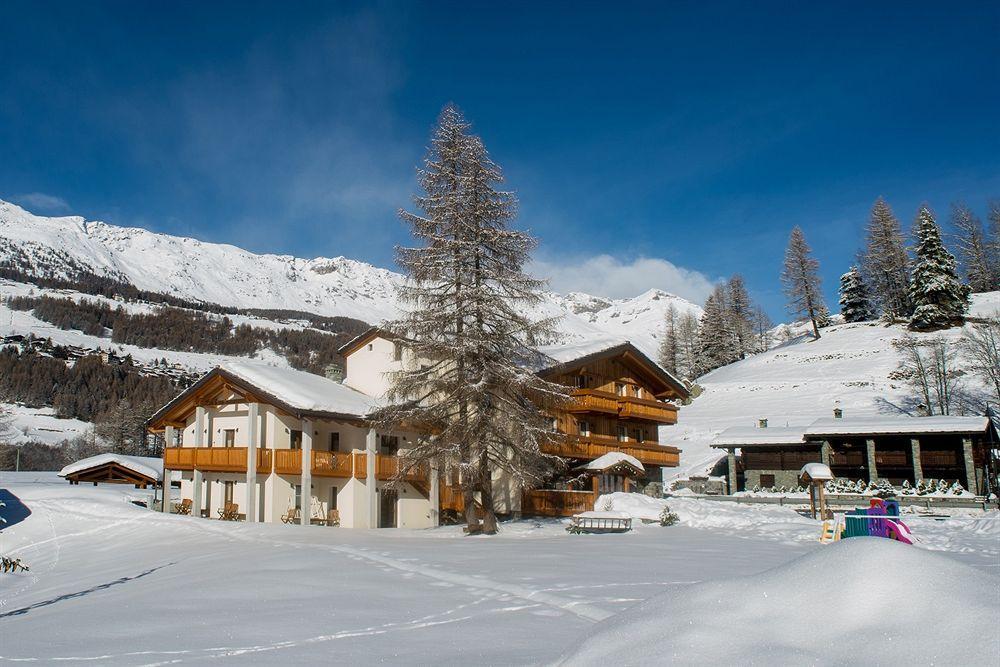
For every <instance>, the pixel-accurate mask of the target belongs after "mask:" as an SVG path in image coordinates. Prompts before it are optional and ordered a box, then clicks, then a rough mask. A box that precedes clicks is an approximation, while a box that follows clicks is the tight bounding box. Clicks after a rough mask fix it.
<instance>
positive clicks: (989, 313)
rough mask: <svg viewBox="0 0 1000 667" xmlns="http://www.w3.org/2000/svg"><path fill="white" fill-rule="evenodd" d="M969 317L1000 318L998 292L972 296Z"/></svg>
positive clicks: (999, 297)
mask: <svg viewBox="0 0 1000 667" xmlns="http://www.w3.org/2000/svg"><path fill="white" fill-rule="evenodd" d="M969 316H970V317H1000V291H996V292H978V293H976V294H973V295H972V303H971V304H970V305H969Z"/></svg>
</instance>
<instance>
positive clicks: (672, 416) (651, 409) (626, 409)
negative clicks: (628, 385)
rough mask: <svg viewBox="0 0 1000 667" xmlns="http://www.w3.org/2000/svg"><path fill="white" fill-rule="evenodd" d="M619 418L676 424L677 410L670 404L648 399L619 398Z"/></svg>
mask: <svg viewBox="0 0 1000 667" xmlns="http://www.w3.org/2000/svg"><path fill="white" fill-rule="evenodd" d="M618 416H619V417H621V418H622V419H641V420H644V421H653V422H657V423H658V424H676V423H677V408H676V407H675V406H673V405H670V404H669V403H661V402H660V401H652V400H649V399H646V398H636V397H634V396H619V397H618Z"/></svg>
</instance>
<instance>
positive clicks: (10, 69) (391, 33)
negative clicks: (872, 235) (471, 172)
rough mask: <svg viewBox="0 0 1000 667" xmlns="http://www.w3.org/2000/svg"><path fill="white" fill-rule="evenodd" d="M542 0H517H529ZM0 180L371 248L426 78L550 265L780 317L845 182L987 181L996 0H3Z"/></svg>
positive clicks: (995, 162) (399, 194)
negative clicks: (794, 235)
mask: <svg viewBox="0 0 1000 667" xmlns="http://www.w3.org/2000/svg"><path fill="white" fill-rule="evenodd" d="M543 4H544V6H540V5H543ZM4 15H5V22H6V24H7V26H8V29H7V30H5V37H4V39H3V40H2V41H0V90H2V91H3V93H2V98H0V198H3V199H8V200H13V201H16V202H18V203H21V204H22V205H24V206H26V207H27V208H29V209H30V210H33V211H35V212H38V213H44V214H69V213H73V214H79V215H84V216H86V217H88V218H91V219H103V220H106V221H108V222H113V223H116V224H122V225H136V226H142V227H146V228H149V229H153V230H156V231H162V232H167V233H172V234H183V235H190V236H195V237H198V238H201V239H204V240H209V241H217V242H228V243H233V244H236V245H240V246H243V247H247V248H249V249H251V250H254V251H259V252H278V253H289V254H295V255H300V256H306V257H312V256H317V255H324V256H335V255H346V256H348V257H354V258H358V259H363V260H366V261H370V262H373V263H375V264H378V265H381V266H390V267H391V266H392V248H393V246H394V245H395V244H398V243H405V242H406V241H407V230H406V229H405V228H404V227H403V225H402V224H401V223H400V222H399V220H398V218H397V217H396V214H395V211H396V210H397V209H398V208H399V207H400V206H409V198H410V196H411V194H412V193H413V191H414V189H415V187H416V181H415V175H414V170H415V167H416V166H417V164H418V163H419V161H420V159H421V157H422V155H423V153H424V150H425V147H426V144H427V138H428V135H429V132H430V128H431V125H432V124H433V122H434V119H435V117H436V116H437V114H438V112H439V110H440V108H441V106H442V105H443V104H445V103H446V102H448V101H454V102H456V103H457V104H458V105H459V106H461V107H462V108H463V109H464V110H465V112H466V114H467V115H468V117H469V118H470V120H472V121H473V123H474V124H475V127H476V130H477V131H478V132H479V133H480V134H482V136H483V137H484V139H485V141H486V144H487V146H488V148H489V149H490V151H491V152H492V154H493V156H494V158H495V159H496V160H497V161H498V162H499V163H500V164H501V165H503V167H504V168H505V170H506V174H507V177H508V182H509V185H510V187H511V188H513V189H515V190H516V191H517V192H518V193H519V196H520V199H521V208H520V210H521V215H520V218H519V224H520V225H521V226H522V227H525V228H528V229H530V230H531V231H532V232H533V233H534V234H535V235H537V236H538V237H539V238H540V241H541V244H540V247H539V251H538V268H539V270H540V271H542V272H543V273H545V274H547V275H549V276H551V278H552V286H553V288H555V289H557V290H560V291H566V290H570V289H580V290H582V291H590V292H593V293H599V294H604V295H607V296H615V297H618V296H631V295H634V294H637V293H639V292H641V291H643V290H644V289H646V288H648V287H661V288H664V289H668V290H671V291H674V292H677V293H679V294H681V295H682V296H685V297H688V298H691V299H692V300H696V301H700V300H702V299H703V298H704V296H705V293H706V291H707V290H708V289H709V287H710V285H711V283H712V281H714V280H717V279H719V278H721V277H726V276H728V275H730V274H732V273H735V272H739V273H742V274H743V275H744V276H745V277H746V279H747V282H748V284H749V286H750V288H751V291H752V294H753V296H754V297H755V298H757V299H758V300H759V301H761V302H762V303H763V304H764V305H765V306H766V307H767V309H768V310H769V312H770V313H771V314H772V317H775V318H783V317H784V314H783V301H784V300H783V298H782V296H781V293H780V284H779V282H778V274H779V272H780V266H781V258H782V254H783V251H784V245H785V241H786V239H787V236H788V233H789V231H790V229H791V228H792V226H793V225H796V224H798V225H801V226H802V227H803V229H804V230H805V233H806V237H807V239H808V240H809V241H810V243H811V244H812V246H813V248H814V249H815V250H816V255H817V257H818V258H819V260H820V262H821V266H822V271H823V277H824V280H825V287H826V291H827V295H828V299H829V300H830V302H831V305H833V304H834V303H835V300H836V284H837V277H838V276H839V275H840V273H842V272H843V271H845V270H846V269H847V267H848V265H849V264H850V263H851V262H852V261H853V258H854V255H855V253H856V251H857V249H858V247H859V244H860V241H861V236H862V229H863V226H864V224H865V221H866V218H867V213H868V210H869V209H870V207H871V204H872V202H873V201H874V200H875V198H876V197H877V196H879V195H883V196H885V197H886V198H887V199H888V200H889V203H890V204H891V205H892V206H893V208H894V209H895V211H896V213H897V215H898V216H899V217H900V218H901V219H902V220H903V222H904V224H905V225H906V226H907V227H908V226H909V224H910V222H911V221H912V219H913V217H914V214H915V213H916V210H917V207H918V206H919V205H920V203H921V202H924V201H926V202H927V203H929V204H930V205H931V206H932V208H933V209H934V210H935V211H936V212H937V213H938V215H939V217H941V218H946V217H947V214H948V210H949V208H950V205H951V203H952V202H953V201H955V200H959V199H961V200H964V201H965V202H966V203H967V204H968V205H970V206H971V207H972V208H973V209H974V210H975V211H977V212H978V213H979V214H980V215H981V216H982V215H984V214H985V210H986V205H987V201H988V200H989V199H992V198H1000V127H998V125H1000V123H998V119H1000V86H998V85H997V83H998V80H1000V39H998V38H997V35H998V34H1000V4H998V3H988V2H972V3H947V4H942V3H929V4H921V3H895V4H894V3H830V5H828V6H819V4H818V3H753V4H752V5H751V3H744V4H742V5H740V4H733V5H728V4H724V3H712V4H711V5H710V6H709V5H708V3H641V4H634V5H630V4H626V3H604V4H598V3H586V2H574V3H569V2H560V3H515V4H512V5H508V6H506V7H501V6H500V4H499V3H468V2H465V3H448V2H434V3H426V4H402V3H400V4H395V3H385V4H366V5H361V4H350V3H346V2H345V3H308V2H297V3H282V4H279V3H260V4H255V3H250V2H239V3H222V2H218V3H189V2H176V3H158V4H156V5H153V3H134V2H133V3H48V4H43V3H34V2H20V1H14V2H8V3H7V4H6V5H5V10H4Z"/></svg>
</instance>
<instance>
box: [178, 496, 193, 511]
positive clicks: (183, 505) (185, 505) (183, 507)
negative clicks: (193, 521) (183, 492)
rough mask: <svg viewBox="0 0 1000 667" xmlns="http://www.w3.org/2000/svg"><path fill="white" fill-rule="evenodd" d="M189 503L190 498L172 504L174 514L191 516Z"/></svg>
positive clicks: (190, 503)
mask: <svg viewBox="0 0 1000 667" xmlns="http://www.w3.org/2000/svg"><path fill="white" fill-rule="evenodd" d="M192 504H193V503H192V502H191V499H190V498H185V499H184V500H182V501H181V502H179V503H174V505H173V507H174V514H191V505H192Z"/></svg>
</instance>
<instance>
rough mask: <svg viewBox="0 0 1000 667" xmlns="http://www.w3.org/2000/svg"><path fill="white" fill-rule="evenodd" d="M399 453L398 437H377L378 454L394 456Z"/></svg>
mask: <svg viewBox="0 0 1000 667" xmlns="http://www.w3.org/2000/svg"><path fill="white" fill-rule="evenodd" d="M398 451H399V437H398V436H395V435H380V436H379V453H380V454H391V455H395V454H396V452H398Z"/></svg>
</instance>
